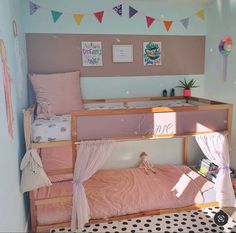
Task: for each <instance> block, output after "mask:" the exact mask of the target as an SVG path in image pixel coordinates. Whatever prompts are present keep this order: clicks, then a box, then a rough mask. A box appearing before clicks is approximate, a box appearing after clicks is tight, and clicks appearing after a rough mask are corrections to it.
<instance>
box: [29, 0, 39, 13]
mask: <svg viewBox="0 0 236 233" xmlns="http://www.w3.org/2000/svg"><path fill="white" fill-rule="evenodd" d="M39 8H40V6H39V5H37V4H35V3H33V2H29V9H30V15H32V14H34V13H35V12H36V11H37V10H38V9H39Z"/></svg>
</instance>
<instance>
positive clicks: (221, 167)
mask: <svg viewBox="0 0 236 233" xmlns="http://www.w3.org/2000/svg"><path fill="white" fill-rule="evenodd" d="M219 168H220V169H223V170H228V171H230V167H229V166H220V167H219Z"/></svg>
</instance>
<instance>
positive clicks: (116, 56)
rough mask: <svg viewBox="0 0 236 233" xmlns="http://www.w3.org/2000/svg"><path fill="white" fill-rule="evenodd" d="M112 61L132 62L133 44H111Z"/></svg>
mask: <svg viewBox="0 0 236 233" xmlns="http://www.w3.org/2000/svg"><path fill="white" fill-rule="evenodd" d="M112 48H113V62H133V45H113V46H112Z"/></svg>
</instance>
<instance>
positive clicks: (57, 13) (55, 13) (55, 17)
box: [51, 11, 62, 23]
mask: <svg viewBox="0 0 236 233" xmlns="http://www.w3.org/2000/svg"><path fill="white" fill-rule="evenodd" d="M51 13H52V18H53V22H54V23H56V22H57V20H58V19H59V18H60V17H61V15H62V12H60V11H51Z"/></svg>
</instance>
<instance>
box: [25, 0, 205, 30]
mask: <svg viewBox="0 0 236 233" xmlns="http://www.w3.org/2000/svg"><path fill="white" fill-rule="evenodd" d="M124 4H126V3H123V4H119V5H117V6H114V7H113V8H112V9H110V10H112V11H114V12H115V13H116V14H117V15H118V16H123V5H124ZM40 8H43V7H42V6H40V5H38V4H36V3H34V2H32V1H29V10H30V15H33V14H34V13H35V12H37V11H38V10H39V9H40ZM48 10H49V11H50V13H51V16H52V20H53V22H54V23H56V22H57V21H58V20H59V19H60V18H61V16H62V15H63V14H68V13H65V12H61V11H56V10H50V9H48ZM104 13H105V10H103V11H98V12H93V13H92V14H83V13H70V14H69V15H72V16H73V18H74V20H75V22H76V24H77V25H80V23H81V22H82V20H83V18H84V16H86V15H93V16H95V18H96V19H97V21H98V22H99V23H102V21H103V17H104ZM137 14H142V15H144V16H145V20H146V25H147V27H148V28H149V27H151V25H152V24H153V23H154V22H155V21H156V22H161V23H163V24H164V26H165V29H166V31H167V32H168V31H169V30H170V29H171V26H172V25H173V23H176V22H177V23H181V24H182V25H183V27H184V28H185V29H188V26H189V21H190V18H192V17H194V16H196V17H198V18H199V19H201V20H203V21H204V20H205V11H204V9H201V10H199V11H197V12H196V13H194V14H193V15H191V16H189V17H185V18H183V19H180V20H167V19H158V18H154V17H151V16H149V15H146V14H144V13H142V12H141V11H138V10H137V9H135V8H134V7H132V6H129V19H131V18H133V17H134V16H135V15H137Z"/></svg>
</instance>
